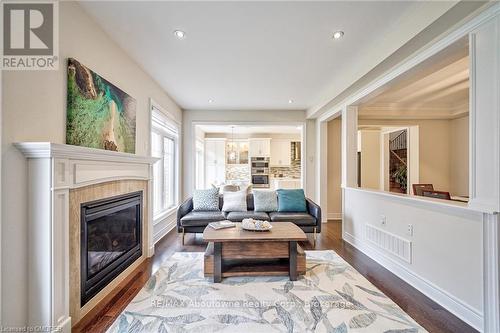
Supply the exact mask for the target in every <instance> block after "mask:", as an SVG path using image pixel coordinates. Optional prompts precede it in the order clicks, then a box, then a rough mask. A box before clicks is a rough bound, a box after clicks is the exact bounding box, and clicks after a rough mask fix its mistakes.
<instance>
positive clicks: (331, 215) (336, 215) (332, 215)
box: [326, 213, 342, 220]
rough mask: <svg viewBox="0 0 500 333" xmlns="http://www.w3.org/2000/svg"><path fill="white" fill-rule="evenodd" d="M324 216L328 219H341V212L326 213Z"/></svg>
mask: <svg viewBox="0 0 500 333" xmlns="http://www.w3.org/2000/svg"><path fill="white" fill-rule="evenodd" d="M326 216H327V217H328V219H329V220H342V213H328V214H327V215H326Z"/></svg>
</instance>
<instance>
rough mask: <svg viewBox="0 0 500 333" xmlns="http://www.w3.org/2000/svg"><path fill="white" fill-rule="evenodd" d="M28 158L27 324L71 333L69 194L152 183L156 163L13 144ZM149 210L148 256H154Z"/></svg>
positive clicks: (80, 149)
mask: <svg viewBox="0 0 500 333" xmlns="http://www.w3.org/2000/svg"><path fill="white" fill-rule="evenodd" d="M14 145H15V147H17V149H19V150H20V151H21V152H22V153H23V154H24V155H25V156H26V158H28V174H29V224H28V225H29V227H28V234H29V235H28V240H29V245H28V255H29V263H28V270H29V273H28V276H29V277H28V279H29V280H28V297H29V302H28V303H29V308H28V325H30V326H39V325H44V326H51V327H60V328H61V329H62V331H63V332H71V326H72V325H71V317H70V314H69V307H70V303H69V295H70V293H69V267H70V265H69V255H70V253H69V191H70V190H71V189H75V188H79V187H83V186H88V185H93V184H99V183H104V182H109V181H116V180H130V179H135V180H145V181H148V188H149V195H148V197H151V191H152V186H151V177H152V165H153V163H154V162H155V161H156V160H157V159H156V158H152V157H147V156H139V155H135V154H128V153H119V152H114V151H107V150H100V149H93V148H85V147H78V146H72V145H66V144H58V143H51V142H19V143H15V144H14ZM151 206H152V205H148V210H149V214H147V216H148V221H146V222H147V223H148V225H149V226H151V227H150V228H148V229H149V235H148V237H147V242H146V244H148V247H147V248H148V256H151V255H153V249H154V247H153V237H152V235H151V233H152V230H153V228H152V221H151V216H152V207H151Z"/></svg>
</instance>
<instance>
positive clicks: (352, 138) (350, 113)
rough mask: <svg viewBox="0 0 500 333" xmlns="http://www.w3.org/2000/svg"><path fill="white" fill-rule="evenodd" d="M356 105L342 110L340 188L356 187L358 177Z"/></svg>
mask: <svg viewBox="0 0 500 333" xmlns="http://www.w3.org/2000/svg"><path fill="white" fill-rule="evenodd" d="M357 142H358V107H357V106H346V107H345V108H344V109H343V110H342V188H345V187H356V186H357V177H358V156H357V152H358V144H357Z"/></svg>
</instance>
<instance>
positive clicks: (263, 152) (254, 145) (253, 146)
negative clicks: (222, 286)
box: [249, 139, 271, 157]
mask: <svg viewBox="0 0 500 333" xmlns="http://www.w3.org/2000/svg"><path fill="white" fill-rule="evenodd" d="M249 154H250V157H269V155H270V154H271V139H250V140H249Z"/></svg>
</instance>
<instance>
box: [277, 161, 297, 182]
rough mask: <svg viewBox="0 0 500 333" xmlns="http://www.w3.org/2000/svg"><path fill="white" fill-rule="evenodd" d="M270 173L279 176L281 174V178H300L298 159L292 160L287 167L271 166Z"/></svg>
mask: <svg viewBox="0 0 500 333" xmlns="http://www.w3.org/2000/svg"><path fill="white" fill-rule="evenodd" d="M270 173H271V175H270V176H271V177H279V176H280V175H282V176H283V178H297V179H300V174H301V166H300V160H296V161H292V164H291V166H289V167H271V170H270Z"/></svg>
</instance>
